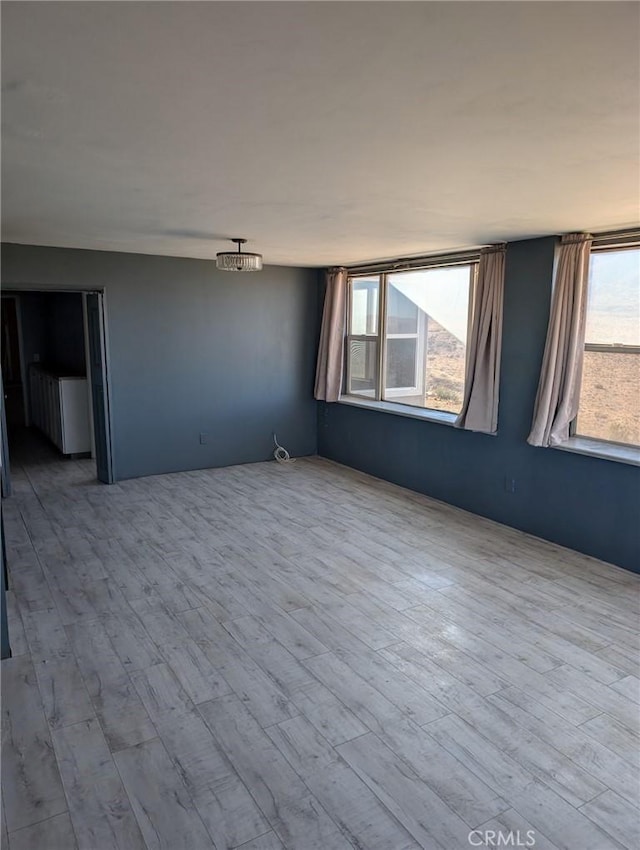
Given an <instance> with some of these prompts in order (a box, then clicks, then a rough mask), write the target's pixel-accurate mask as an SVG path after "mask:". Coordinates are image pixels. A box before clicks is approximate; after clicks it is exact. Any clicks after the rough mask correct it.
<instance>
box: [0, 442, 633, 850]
mask: <svg viewBox="0 0 640 850" xmlns="http://www.w3.org/2000/svg"><path fill="white" fill-rule="evenodd" d="M92 475H93V467H92V464H91V462H89V461H61V460H59V459H57V458H56V457H55V456H54V455H53V453H52V452H51V451H50V450H48V449H46V448H44V447H40V449H39V450H38V452H37V453H36V458H35V460H34V459H33V457H32V459H31V461H30V462H29V463H24V464H22V465H21V463H20V462H15V461H14V466H13V487H14V495H13V497H12V498H11V499H9V500H7V501H6V502H5V504H4V510H5V523H6V533H7V548H8V558H9V565H10V591H9V593H8V599H9V622H10V632H11V643H12V650H13V657H12V658H11V659H9V660H7V661H4V662H2V674H3V689H2V713H3V747H2V787H3V807H4V812H3V814H4V817H3V831H2V840H3V843H2V846H3V847H8V848H9V850H74V848H80V850H112V848H113V850H116V848H117V850H159V849H160V848H162V850H165V849H166V850H204V849H205V848H217V850H227V848H242V850H282V848H288V850H343V848H358V850H409V848H429V850H432V849H433V850H468V848H470V847H476V846H481V847H486V846H499V845H497V841H498V839H497V837H496V836H498V835H502V836H509V834H510V833H511V836H512V838H511V842H512V844H511V845H509V844H503V845H502V846H518V845H515V840H516V838H518V840H519V841H520V842H521V845H520V846H535V848H536V850H610V848H627V850H637V848H638V847H640V836H639V834H638V821H639V812H638V779H639V773H638V734H639V727H638V698H639V688H638V685H639V681H638V672H639V671H638V633H637V625H638V616H637V614H638V609H637V602H638V596H637V587H638V582H637V577H636V576H634V575H632V574H630V573H628V572H625V571H623V570H620V569H618V568H616V567H613V566H610V565H608V564H605V563H602V562H600V561H597V560H594V559H592V558H588V557H586V556H583V555H580V554H577V553H575V552H572V551H569V550H567V549H563V548H561V547H558V546H554V545H552V544H549V543H546V542H543V541H541V540H538V539H535V538H533V537H530V536H527V535H525V534H522V533H520V532H517V531H514V530H512V529H509V528H505V527H502V526H500V525H497V524H495V523H491V522H489V521H487V520H484V519H481V518H478V517H475V516H472V515H470V514H467V513H465V512H463V511H460V510H457V509H455V508H452V507H450V506H447V505H444V504H441V503H438V502H435V501H433V500H430V499H428V498H425V497H423V496H420V495H416V494H415V493H411V492H409V491H406V490H403V489H401V488H399V487H395V486H393V485H390V484H387V483H385V482H381V481H379V480H376V479H374V478H371V477H368V476H366V475H363V474H360V473H358V472H355V471H353V470H350V469H346V468H343V467H340V466H338V465H336V464H333V463H330V462H328V461H325V460H322V459H319V458H310V459H304V460H298V461H297V462H296V463H293V464H290V465H287V466H285V465H277V464H276V463H262V464H254V465H249V466H239V467H230V468H226V469H215V470H203V471H196V472H188V473H179V474H173V475H162V476H157V477H152V478H146V479H138V480H134V481H124V482H122V483H119V484H116V485H114V486H111V487H105V486H103V485H100V484H98V483H96V482H95V481H93V480H92ZM474 830H475V831H474ZM528 831H532V832H528ZM487 836H489V837H490V838H489V839H487ZM491 836H494V837H493V838H491ZM531 836H534V837H535V845H531V844H530V843H529V845H524V842H525V841H527V840H529V841H530V840H531ZM490 840H492V841H493V844H491V843H490ZM503 840H504V839H503ZM7 842H8V843H7Z"/></svg>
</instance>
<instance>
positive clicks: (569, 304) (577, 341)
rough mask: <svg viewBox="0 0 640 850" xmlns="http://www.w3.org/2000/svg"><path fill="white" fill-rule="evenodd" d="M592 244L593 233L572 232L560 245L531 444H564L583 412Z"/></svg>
mask: <svg viewBox="0 0 640 850" xmlns="http://www.w3.org/2000/svg"><path fill="white" fill-rule="evenodd" d="M592 241H593V240H592V237H591V236H590V235H589V234H585V233H571V234H569V235H567V236H563V237H562V241H561V243H560V250H559V252H558V257H557V266H556V274H555V279H554V285H553V286H554V288H553V298H552V301H551V314H550V316H549V327H548V329H547V341H546V343H545V348H544V357H543V359H542V370H541V372H540V382H539V384H538V394H537V396H536V403H535V407H534V411H533V424H532V426H531V433H530V434H529V438H528V440H527V442H528V443H530V445H532V446H557V445H558V444H559V443H562V442H564V441H565V440H566V439H567V438H568V436H569V426H570V425H571V422H572V420H573V419H575V417H576V415H577V413H578V402H579V400H580V380H581V378H582V358H583V355H584V333H585V325H586V317H587V284H588V278H589V255H590V252H591V243H592Z"/></svg>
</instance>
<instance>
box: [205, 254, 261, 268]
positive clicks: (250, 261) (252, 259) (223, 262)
mask: <svg viewBox="0 0 640 850" xmlns="http://www.w3.org/2000/svg"><path fill="white" fill-rule="evenodd" d="M216 268H218V269H220V270H221V271H223V272H259V271H260V269H261V268H262V255H261V254H249V253H248V252H247V251H240V252H237V251H221V252H220V253H219V254H216Z"/></svg>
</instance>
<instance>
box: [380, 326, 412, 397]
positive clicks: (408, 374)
mask: <svg viewBox="0 0 640 850" xmlns="http://www.w3.org/2000/svg"><path fill="white" fill-rule="evenodd" d="M417 344H418V340H417V337H414V338H413V339H404V338H400V339H393V338H392V337H391V338H388V339H387V380H386V386H387V389H397V388H398V387H413V386H415V385H416V382H417V380H418V378H417V374H416V360H417V358H416V346H417Z"/></svg>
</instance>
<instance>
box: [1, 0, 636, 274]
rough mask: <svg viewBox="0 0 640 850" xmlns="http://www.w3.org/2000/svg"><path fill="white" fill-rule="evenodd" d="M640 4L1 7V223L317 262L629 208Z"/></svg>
mask: <svg viewBox="0 0 640 850" xmlns="http://www.w3.org/2000/svg"><path fill="white" fill-rule="evenodd" d="M639 9H640V7H639V6H638V4H637V3H616V2H604V3H535V2H534V3H483V2H470V3H456V2H450V3H431V2H418V3H415V2H414V3H398V2H388V3H386V2H381V3H371V2H367V3H361V2H356V3H348V2H342V3H337V2H333V3H331V2H326V3H325V2H319V3H296V2H284V3H271V2H244V3H238V2H231V3H190V2H168V3H147V2H140V3H138V2H128V3H109V2H108V3H93V2H89V3H84V2H77V3H57V2H45V3H30V2H18V3H16V2H4V3H2V89H3V96H2V117H3V127H2V130H3V163H2V165H3V187H2V189H3V191H2V227H3V234H2V235H3V239H4V240H5V241H11V242H21V243H32V244H40V245H61V246H73V247H80V248H98V249H105V250H114V251H135V252H141V253H152V254H170V255H176V256H189V257H212V256H213V255H214V254H215V252H216V251H220V250H223V249H224V248H225V247H226V244H225V241H224V240H225V239H226V238H228V237H233V236H245V237H247V238H248V239H250V242H249V245H248V246H247V249H248V250H255V251H260V252H262V253H263V254H264V257H265V262H267V263H282V264H288V265H311V266H313V265H318V266H320V265H328V264H334V263H352V262H357V261H362V260H373V259H378V258H386V257H399V256H409V255H412V254H423V253H428V252H434V251H439V250H443V249H450V248H455V247H463V246H473V245H478V244H482V243H485V242H490V241H495V240H502V239H519V238H526V237H529V236H536V235H543V234H548V233H559V232H564V231H570V230H574V229H585V228H586V229H594V230H598V229H609V228H613V227H618V226H625V225H632V224H635V223H637V221H638V218H639V217H640V209H639V207H640V196H639V192H640V169H639V153H640V127H639V123H640V76H639V62H640V58H639V49H638V16H639ZM229 244H230V243H229Z"/></svg>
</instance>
